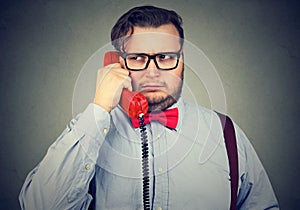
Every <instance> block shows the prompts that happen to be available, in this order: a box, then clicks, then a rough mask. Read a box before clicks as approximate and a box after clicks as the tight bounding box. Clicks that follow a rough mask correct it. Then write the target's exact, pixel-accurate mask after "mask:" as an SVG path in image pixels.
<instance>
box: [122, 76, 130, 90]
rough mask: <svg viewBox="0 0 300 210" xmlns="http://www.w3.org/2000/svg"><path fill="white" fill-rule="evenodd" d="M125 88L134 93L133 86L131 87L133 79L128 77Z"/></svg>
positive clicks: (124, 82) (125, 80) (124, 83)
mask: <svg viewBox="0 0 300 210" xmlns="http://www.w3.org/2000/svg"><path fill="white" fill-rule="evenodd" d="M123 87H124V88H126V89H128V90H129V91H132V85H131V78H130V77H127V78H125V79H124V81H123Z"/></svg>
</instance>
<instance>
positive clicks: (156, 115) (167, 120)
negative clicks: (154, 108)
mask: <svg viewBox="0 0 300 210" xmlns="http://www.w3.org/2000/svg"><path fill="white" fill-rule="evenodd" d="M144 120H145V124H149V123H150V122H151V121H158V122H159V123H161V124H162V125H164V126H166V127H168V128H171V129H175V128H176V126H177V123H178V109H177V108H174V109H168V110H165V111H162V112H153V113H147V114H145V115H144ZM131 122H132V126H133V127H134V128H138V127H140V124H139V120H138V119H136V118H132V119H131Z"/></svg>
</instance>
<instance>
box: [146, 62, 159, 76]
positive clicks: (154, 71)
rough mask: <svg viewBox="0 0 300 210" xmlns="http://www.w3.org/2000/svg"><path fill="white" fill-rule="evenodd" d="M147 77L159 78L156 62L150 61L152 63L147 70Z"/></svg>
mask: <svg viewBox="0 0 300 210" xmlns="http://www.w3.org/2000/svg"><path fill="white" fill-rule="evenodd" d="M146 75H147V76H149V77H157V76H159V70H158V69H157V66H156V65H155V63H154V60H150V63H149V65H148V67H147V69H146Z"/></svg>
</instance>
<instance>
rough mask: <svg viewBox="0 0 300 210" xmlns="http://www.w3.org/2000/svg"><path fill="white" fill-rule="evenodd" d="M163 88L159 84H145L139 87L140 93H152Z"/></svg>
mask: <svg viewBox="0 0 300 210" xmlns="http://www.w3.org/2000/svg"><path fill="white" fill-rule="evenodd" d="M162 88H164V86H163V85H159V84H146V85H142V86H141V91H147V92H153V91H158V90H161V89H162Z"/></svg>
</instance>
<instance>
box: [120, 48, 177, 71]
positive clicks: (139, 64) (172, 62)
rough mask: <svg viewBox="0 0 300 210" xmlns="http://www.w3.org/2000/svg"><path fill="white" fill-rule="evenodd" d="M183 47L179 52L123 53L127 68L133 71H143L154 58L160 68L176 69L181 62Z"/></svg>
mask: <svg viewBox="0 0 300 210" xmlns="http://www.w3.org/2000/svg"><path fill="white" fill-rule="evenodd" d="M180 55H181V49H180V50H179V51H177V52H162V53H157V54H154V55H148V54H146V53H127V52H124V53H123V54H121V56H122V58H123V59H124V60H125V65H126V68H127V69H129V70H132V71H141V70H145V69H147V68H148V66H149V63H150V61H151V60H152V59H153V60H154V63H155V65H156V67H157V69H159V70H173V69H176V68H177V66H178V63H179V58H180Z"/></svg>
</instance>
